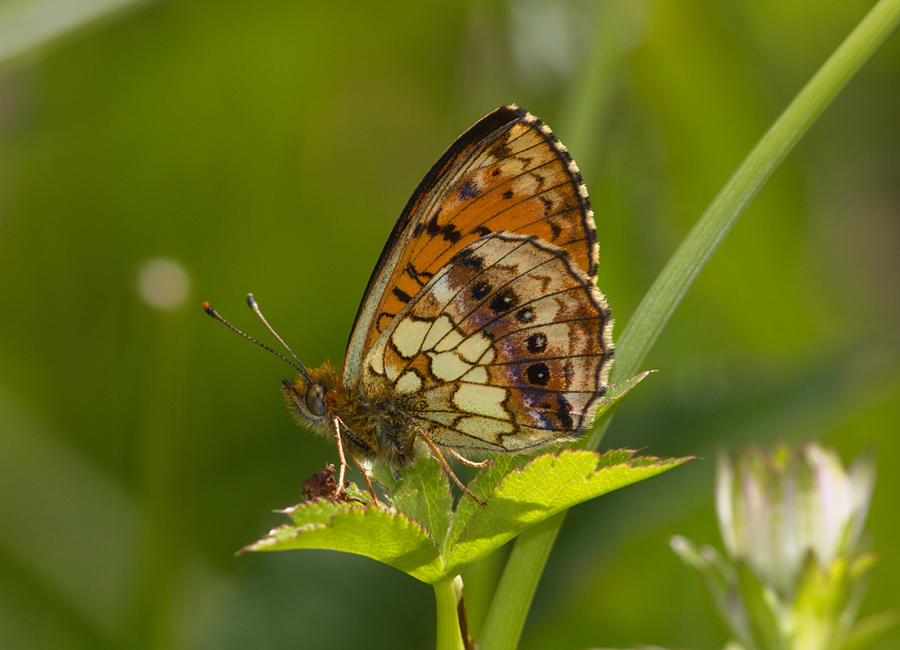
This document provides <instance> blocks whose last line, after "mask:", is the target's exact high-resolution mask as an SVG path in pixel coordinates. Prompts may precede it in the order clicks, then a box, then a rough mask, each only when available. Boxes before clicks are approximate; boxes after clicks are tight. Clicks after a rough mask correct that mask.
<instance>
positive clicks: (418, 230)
mask: <svg viewBox="0 0 900 650" xmlns="http://www.w3.org/2000/svg"><path fill="white" fill-rule="evenodd" d="M423 228H424V226H423V225H422V222H419V223H417V224H416V227H415V228H413V237H418V236H419V235H421V234H422V229H423Z"/></svg>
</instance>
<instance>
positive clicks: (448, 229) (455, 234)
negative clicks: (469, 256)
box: [441, 223, 462, 244]
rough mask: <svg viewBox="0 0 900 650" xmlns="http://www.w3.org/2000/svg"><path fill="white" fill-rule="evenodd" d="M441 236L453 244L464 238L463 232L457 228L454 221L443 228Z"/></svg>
mask: <svg viewBox="0 0 900 650" xmlns="http://www.w3.org/2000/svg"><path fill="white" fill-rule="evenodd" d="M441 237H443V238H444V239H445V240H447V241H448V242H450V243H451V244H455V243H456V242H458V241H459V240H460V239H462V233H461V232H459V230H457V229H456V226H454V225H453V224H452V223H448V224H447V225H446V226H444V227H443V228H441Z"/></svg>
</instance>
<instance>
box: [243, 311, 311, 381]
mask: <svg viewBox="0 0 900 650" xmlns="http://www.w3.org/2000/svg"><path fill="white" fill-rule="evenodd" d="M247 305H248V306H249V307H250V309H252V310H253V313H254V314H256V315H257V316H259V320H261V321H262V322H263V325H265V326H266V328H267V329H268V330H269V331H270V332H272V335H273V336H274V337H275V338H276V339H278V342H279V343H281V345H283V346H284V349H285V350H287V351H288V352H290V353H291V356H292V357H294V360H295V361H296V362H297V363H298V364H299V365H300V372H301V373H303V376H304V378H306V380H307V381H308V380H309V374H307V372H306V366H304V365H303V362H302V361H300V359H298V358H297V355H296V354H294V351H293V350H291V346H289V345H288V344H287V343H285V342H284V339H283V338H281V337H280V336H278V332H276V331H275V330H274V329H273V328H272V326H271V325H269V321H267V320H266V317H265V316H263V315H262V312H261V311H260V310H259V305H258V304H257V303H256V298H254V297H253V294H252V293H248V294H247ZM289 363H290V362H289ZM291 365H292V366H293V365H294V364H291ZM294 367H295V368H296V367H297V366H294Z"/></svg>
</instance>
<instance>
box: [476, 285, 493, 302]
mask: <svg viewBox="0 0 900 650" xmlns="http://www.w3.org/2000/svg"><path fill="white" fill-rule="evenodd" d="M490 292H491V285H489V284H488V283H487V282H476V283H475V284H474V285H472V297H473V298H474V299H475V300H481V299H482V298H484V297H485V296H486V295H488V294H489V293H490Z"/></svg>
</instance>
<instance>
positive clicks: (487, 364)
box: [204, 105, 613, 498]
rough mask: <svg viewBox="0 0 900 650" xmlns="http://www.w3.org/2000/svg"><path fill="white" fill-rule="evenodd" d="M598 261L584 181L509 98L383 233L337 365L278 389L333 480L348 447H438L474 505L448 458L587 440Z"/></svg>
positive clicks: (596, 368) (372, 450) (384, 451)
mask: <svg viewBox="0 0 900 650" xmlns="http://www.w3.org/2000/svg"><path fill="white" fill-rule="evenodd" d="M597 260H598V244H597V234H596V228H595V225H594V218H593V212H592V211H591V205H590V201H589V199H588V194H587V190H586V189H585V187H584V184H583V182H582V179H581V174H580V173H579V171H578V168H577V167H576V165H575V163H574V162H573V161H572V159H571V157H570V156H569V154H568V152H567V151H566V149H565V147H564V146H563V145H562V144H561V143H560V142H559V141H558V140H557V139H556V138H555V137H554V136H553V134H552V132H551V131H550V129H549V128H548V127H547V126H546V125H545V124H544V123H543V122H541V121H540V120H539V119H537V118H536V117H534V116H533V115H531V114H529V113H528V112H526V111H524V110H522V109H521V108H518V107H517V106H514V105H509V106H504V107H501V108H499V109H497V110H495V111H494V112H492V113H490V114H489V115H487V116H486V117H484V118H483V119H481V120H480V121H479V122H477V123H476V124H475V125H474V126H472V127H471V128H470V129H469V130H468V131H466V132H465V133H464V134H463V135H461V136H460V137H459V138H458V139H457V140H456V141H455V142H454V143H453V144H452V145H451V146H450V148H449V149H448V150H447V151H446V152H445V153H444V154H443V155H442V156H441V157H440V159H439V160H438V161H437V162H436V163H435V164H434V166H433V167H432V168H431V170H430V171H429V172H428V174H426V176H425V178H424V179H423V180H422V182H421V183H420V184H419V186H418V187H417V188H416V191H415V192H414V193H413V195H412V197H411V198H410V200H409V202H408V203H407V205H406V208H405V209H404V210H403V212H402V214H401V215H400V218H399V220H398V221H397V223H396V225H395V226H394V229H393V231H392V232H391V234H390V236H389V237H388V240H387V243H386V244H385V247H384V250H383V251H382V253H381V257H380V258H379V260H378V263H377V264H376V266H375V269H374V271H373V272H372V276H371V278H370V279H369V284H368V286H367V287H366V290H365V293H364V295H363V299H362V302H361V303H360V306H359V310H358V312H357V315H356V321H355V323H354V325H353V328H352V330H351V334H350V340H349V343H348V346H347V353H346V356H345V359H344V364H343V366H342V368H341V369H340V370H336V369H335V368H334V367H333V366H332V365H331V364H329V363H326V364H325V365H323V366H322V367H320V368H318V369H307V368H306V367H305V366H303V365H302V364H300V365H299V366H298V370H299V371H300V372H299V376H298V377H297V378H296V379H295V380H294V381H290V380H287V379H285V380H284V382H283V386H282V390H283V392H284V395H285V398H286V400H287V403H288V406H289V408H290V410H291V411H292V412H293V413H294V415H295V418H296V420H297V421H298V422H299V423H301V424H304V425H307V426H310V427H311V428H313V429H314V430H315V431H317V432H319V433H320V434H323V435H325V436H327V437H331V438H333V439H334V440H335V441H336V442H337V445H338V452H339V456H340V460H341V468H340V479H339V481H338V484H337V485H338V486H343V485H344V482H343V476H344V468H345V466H347V462H346V459H345V451H346V455H349V457H350V458H351V460H352V461H353V462H354V463H355V464H356V465H357V467H359V468H360V469H361V470H362V467H361V463H360V461H378V462H382V463H385V464H387V465H388V466H390V467H392V468H394V469H395V470H399V469H402V468H403V467H404V466H405V465H407V464H409V463H410V462H412V461H413V460H414V459H416V458H417V457H418V456H420V455H421V454H423V453H428V452H429V451H430V452H431V453H432V454H433V455H435V457H436V458H437V459H438V460H439V461H440V462H441V464H442V466H443V468H444V470H445V471H446V472H447V473H448V475H450V476H451V477H452V478H453V479H454V480H455V481H456V482H457V484H458V485H459V486H460V487H461V488H462V489H463V490H464V491H465V492H466V493H467V494H469V495H470V496H472V497H473V498H474V495H472V494H471V492H469V490H468V489H467V488H466V487H465V486H464V485H463V484H462V483H461V482H460V481H459V479H458V478H457V477H456V475H455V474H454V473H453V471H452V469H451V468H450V466H449V464H448V463H447V461H446V460H445V459H444V456H443V454H444V453H446V454H449V455H451V456H453V457H455V458H457V459H459V460H461V461H463V462H465V463H467V464H471V465H474V466H479V465H481V464H483V463H475V462H474V461H471V460H469V459H468V458H467V456H468V455H473V454H476V455H482V456H490V455H495V454H498V453H512V454H517V453H526V452H529V451H531V450H537V449H541V448H547V447H551V446H554V445H559V444H562V443H565V442H569V441H572V440H574V439H576V438H577V437H578V436H579V435H580V434H582V433H583V432H584V431H585V430H586V429H587V428H588V427H589V426H590V425H591V422H592V420H593V416H594V413H595V412H596V410H597V408H598V406H599V404H600V400H601V398H602V396H603V395H604V393H605V392H606V388H607V376H608V374H609V370H610V366H611V364H612V358H613V342H612V326H613V320H612V315H611V312H610V310H609V307H608V305H607V303H606V300H605V299H604V297H603V295H602V294H601V293H600V291H599V290H598V288H597ZM249 300H250V302H251V307H253V308H254V310H255V311H257V315H259V316H260V317H261V314H260V313H259V311H258V308H256V306H255V303H254V302H253V301H252V296H251V298H249ZM204 307H205V308H207V311H208V312H210V313H211V315H215V316H216V317H218V316H217V315H216V314H215V313H214V310H212V308H210V307H208V304H206V305H204ZM263 320H264V321H265V319H263ZM270 329H271V328H270ZM276 336H277V335H276ZM279 340H280V339H279ZM288 349H289V348H288ZM297 361H298V363H299V360H297ZM363 476H364V477H365V476H366V472H364V471H363ZM366 481H367V483H368V482H369V479H368V477H366ZM369 489H370V491H371V492H372V494H373V497H374V491H373V490H372V487H371V484H369Z"/></svg>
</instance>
